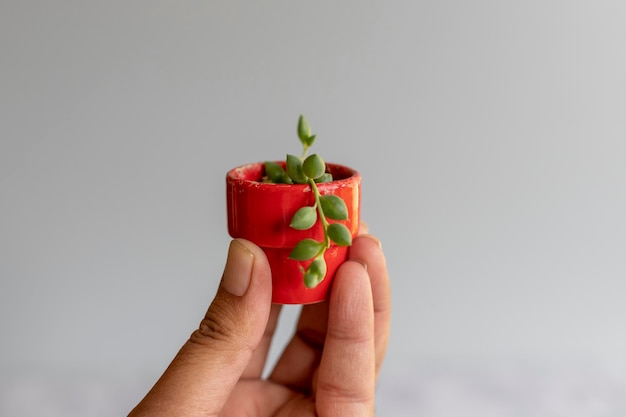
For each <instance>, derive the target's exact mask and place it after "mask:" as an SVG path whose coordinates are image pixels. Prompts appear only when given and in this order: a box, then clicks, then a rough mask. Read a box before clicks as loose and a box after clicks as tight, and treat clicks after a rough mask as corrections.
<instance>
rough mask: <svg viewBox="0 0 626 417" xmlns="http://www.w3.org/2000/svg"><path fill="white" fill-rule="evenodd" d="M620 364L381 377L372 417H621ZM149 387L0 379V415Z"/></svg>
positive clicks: (56, 415)
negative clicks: (376, 416)
mask: <svg viewBox="0 0 626 417" xmlns="http://www.w3.org/2000/svg"><path fill="white" fill-rule="evenodd" d="M623 371H624V368H623V364H619V365H617V364H612V365H608V364H602V365H599V364H589V363H587V364H578V365H574V364H568V365H560V366H554V365H552V366H550V367H549V368H546V366H545V365H538V364H536V363H535V364H532V363H531V364H529V363H526V364H523V365H522V364H511V363H509V364H499V365H498V366H495V365H493V364H492V365H488V366H485V365H482V366H477V365H476V364H473V365H471V366H469V365H468V364H459V363H456V364H454V365H452V364H437V365H434V364H419V365H418V364H415V365H414V366H409V367H407V368H406V369H405V371H403V372H400V373H397V374H396V375H393V376H389V375H388V376H383V378H382V379H381V381H380V385H379V388H378V401H377V404H378V405H377V415H378V416H393V417H415V416H420V417H474V416H476V417H479V416H480V417H492V416H493V417H520V416H529V417H531V416H532V417H622V416H624V414H625V413H626V374H625V373H624V372H623ZM152 383H153V381H152V380H149V379H143V380H141V379H137V378H134V379H110V378H109V379H107V378H99V377H93V376H92V377H89V376H85V375H74V376H73V377H72V376H68V375H65V376H61V377H58V378H57V377H52V376H50V375H43V376H25V375H22V376H20V377H18V378H15V379H7V378H6V376H3V377H2V378H0V415H2V416H11V417H30V416H39V417H84V416H90V417H100V416H102V417H109V416H123V415H126V414H127V413H128V411H130V409H131V408H132V407H133V406H134V405H135V403H136V402H137V401H138V400H139V399H140V398H141V397H142V396H143V395H144V394H145V391H146V389H147V387H149V386H150V385H151V384H152Z"/></svg>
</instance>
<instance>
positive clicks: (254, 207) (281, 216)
mask: <svg viewBox="0 0 626 417" xmlns="http://www.w3.org/2000/svg"><path fill="white" fill-rule="evenodd" d="M263 166H264V164H263V163H261V162H259V163H254V164H249V165H243V166H240V167H237V168H234V169H232V170H230V171H229V172H228V173H227V175H226V203H227V216H228V233H229V234H230V235H231V236H232V237H233V238H244V239H248V240H250V241H252V242H254V243H256V244H257V245H259V246H260V247H261V248H262V249H263V251H264V252H265V254H266V255H267V258H268V260H269V264H270V268H271V270H272V288H273V291H272V302H274V303H279V304H310V303H316V302H320V301H323V300H325V299H326V297H327V295H328V290H329V288H330V284H331V282H332V279H333V277H334V275H335V272H336V271H337V268H339V265H341V264H342V263H343V262H344V261H345V260H346V258H347V255H348V248H347V247H340V246H331V247H330V248H329V249H328V250H326V253H325V255H324V259H325V260H326V264H327V272H326V278H325V279H324V280H323V281H322V282H320V283H319V284H318V285H317V286H316V287H315V288H306V287H305V285H304V280H303V274H302V270H301V269H300V267H304V268H306V267H307V266H308V263H310V261H306V262H299V261H294V260H292V259H289V254H290V253H291V250H292V249H293V247H294V246H295V245H296V243H298V242H299V241H300V240H302V239H304V238H312V239H316V240H318V241H321V240H323V238H324V232H323V230H322V226H321V224H320V222H319V220H318V222H317V224H315V225H314V226H313V227H312V228H311V229H309V230H295V229H293V228H291V227H290V226H289V223H290V222H291V218H292V217H293V215H294V213H295V212H296V211H297V210H298V209H299V208H300V207H304V206H307V205H308V206H311V205H313V204H314V197H313V193H312V192H311V187H310V186H309V185H306V184H271V183H263V182H261V178H262V175H263V172H264V167H263ZM283 166H284V165H283ZM326 166H327V169H328V171H329V172H330V173H331V174H332V175H333V178H334V179H335V180H334V181H332V182H328V183H322V184H318V189H319V191H320V194H322V195H326V194H334V195H337V196H339V197H341V198H342V199H343V200H344V201H345V203H346V205H347V207H348V220H346V221H342V223H344V224H345V225H346V226H347V227H348V229H349V230H350V232H351V234H352V236H353V237H354V236H356V234H357V232H358V230H359V219H360V200H361V176H360V175H359V173H358V172H357V171H355V170H354V169H352V168H348V167H345V166H341V165H337V164H331V163H327V164H326ZM331 221H332V220H331Z"/></svg>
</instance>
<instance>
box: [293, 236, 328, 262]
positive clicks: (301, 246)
mask: <svg viewBox="0 0 626 417" xmlns="http://www.w3.org/2000/svg"><path fill="white" fill-rule="evenodd" d="M322 249H324V244H323V243H322V242H318V241H317V240H315V239H310V238H306V239H302V240H301V241H300V242H298V243H297V244H296V246H295V247H294V248H293V250H292V251H291V254H289V258H290V259H293V260H296V261H307V260H309V259H311V258H314V257H316V256H317V255H318V254H319V253H320V252H321V251H322Z"/></svg>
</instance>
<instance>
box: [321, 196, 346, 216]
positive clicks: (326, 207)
mask: <svg viewBox="0 0 626 417" xmlns="http://www.w3.org/2000/svg"><path fill="white" fill-rule="evenodd" d="M320 204H321V206H322V211H323V212H324V215H326V217H328V218H329V219H333V220H348V207H347V206H346V203H345V202H344V201H343V200H342V199H341V197H338V196H336V195H330V194H329V195H323V196H321V197H320Z"/></svg>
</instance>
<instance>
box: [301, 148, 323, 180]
mask: <svg viewBox="0 0 626 417" xmlns="http://www.w3.org/2000/svg"><path fill="white" fill-rule="evenodd" d="M302 170H303V171H304V175H306V176H307V177H309V178H313V179H314V180H316V179H318V178H319V177H321V176H322V175H324V172H326V164H325V163H324V160H323V159H322V157H321V156H319V155H318V154H313V155H311V156H309V157H307V158H306V159H305V160H304V162H303V163H302Z"/></svg>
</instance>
